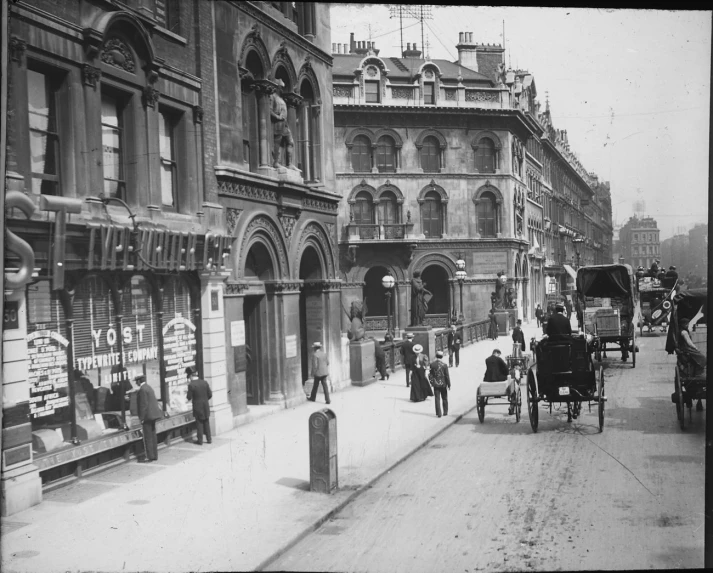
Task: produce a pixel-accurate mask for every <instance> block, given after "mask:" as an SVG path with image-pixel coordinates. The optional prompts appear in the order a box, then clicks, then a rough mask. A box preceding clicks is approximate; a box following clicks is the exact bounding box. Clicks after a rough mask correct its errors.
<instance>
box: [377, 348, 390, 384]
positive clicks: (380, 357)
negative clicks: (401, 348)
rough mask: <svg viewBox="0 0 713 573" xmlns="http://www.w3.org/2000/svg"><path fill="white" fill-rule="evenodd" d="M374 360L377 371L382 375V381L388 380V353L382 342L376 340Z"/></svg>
mask: <svg viewBox="0 0 713 573" xmlns="http://www.w3.org/2000/svg"><path fill="white" fill-rule="evenodd" d="M374 359H375V360H376V369H377V370H378V371H379V374H381V378H380V379H381V380H388V379H389V373H388V372H387V371H386V352H384V349H383V348H382V347H381V342H379V341H378V340H376V339H374Z"/></svg>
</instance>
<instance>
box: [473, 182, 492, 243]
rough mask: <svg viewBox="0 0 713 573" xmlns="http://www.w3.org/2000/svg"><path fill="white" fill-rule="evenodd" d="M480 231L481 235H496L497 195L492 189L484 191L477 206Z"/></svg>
mask: <svg viewBox="0 0 713 573" xmlns="http://www.w3.org/2000/svg"><path fill="white" fill-rule="evenodd" d="M475 212H476V217H477V225H478V233H479V234H480V236H481V237H494V236H495V233H496V229H497V225H496V216H497V206H496V203H495V195H493V194H492V193H491V192H490V191H486V192H485V193H483V194H482V195H481V196H480V198H479V199H478V203H477V205H476V208H475Z"/></svg>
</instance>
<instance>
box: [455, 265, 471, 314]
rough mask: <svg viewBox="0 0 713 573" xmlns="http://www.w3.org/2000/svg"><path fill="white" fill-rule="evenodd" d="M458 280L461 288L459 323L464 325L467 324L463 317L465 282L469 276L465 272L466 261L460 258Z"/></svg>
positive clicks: (457, 266) (457, 272)
mask: <svg viewBox="0 0 713 573" xmlns="http://www.w3.org/2000/svg"><path fill="white" fill-rule="evenodd" d="M456 269H458V270H457V271H456V280H457V281H458V286H459V287H460V312H459V313H458V322H459V323H460V324H463V323H464V322H465V316H464V315H463V281H464V280H465V278H466V277H467V276H468V274H467V273H466V272H465V261H464V260H463V259H461V258H459V259H458V260H457V261H456Z"/></svg>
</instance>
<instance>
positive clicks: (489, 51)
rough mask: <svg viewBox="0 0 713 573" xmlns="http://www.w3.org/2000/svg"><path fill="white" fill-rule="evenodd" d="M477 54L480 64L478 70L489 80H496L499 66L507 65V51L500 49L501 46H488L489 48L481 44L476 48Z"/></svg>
mask: <svg viewBox="0 0 713 573" xmlns="http://www.w3.org/2000/svg"><path fill="white" fill-rule="evenodd" d="M475 52H476V60H477V62H478V67H477V68H476V69H477V70H478V71H479V72H480V73H481V74H484V75H486V76H488V78H494V77H495V75H496V73H497V69H498V64H504V63H505V49H504V48H502V47H500V45H499V44H492V45H491V44H488V45H487V46H486V45H484V44H481V45H480V46H476V47H475Z"/></svg>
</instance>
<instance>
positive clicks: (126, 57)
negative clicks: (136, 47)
mask: <svg viewBox="0 0 713 573" xmlns="http://www.w3.org/2000/svg"><path fill="white" fill-rule="evenodd" d="M100 59H101V61H102V62H104V63H105V64H109V65H110V66H114V67H115V68H119V69H121V70H124V71H127V72H130V73H132V74H133V73H135V71H136V62H134V55H133V54H132V53H131V50H130V49H129V47H128V46H127V45H126V44H124V42H122V41H121V40H119V38H109V39H108V40H107V41H106V42H104V46H102V50H101V57H100Z"/></svg>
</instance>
